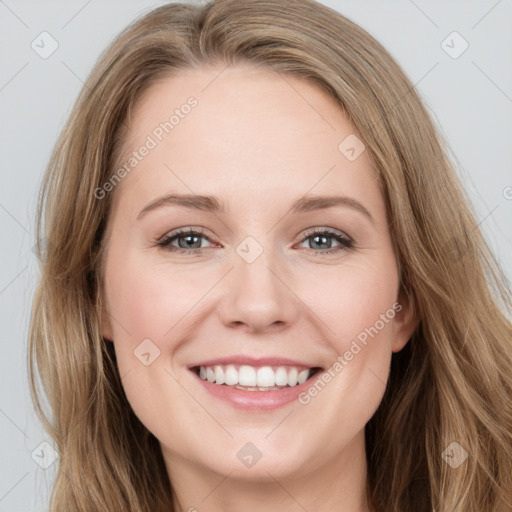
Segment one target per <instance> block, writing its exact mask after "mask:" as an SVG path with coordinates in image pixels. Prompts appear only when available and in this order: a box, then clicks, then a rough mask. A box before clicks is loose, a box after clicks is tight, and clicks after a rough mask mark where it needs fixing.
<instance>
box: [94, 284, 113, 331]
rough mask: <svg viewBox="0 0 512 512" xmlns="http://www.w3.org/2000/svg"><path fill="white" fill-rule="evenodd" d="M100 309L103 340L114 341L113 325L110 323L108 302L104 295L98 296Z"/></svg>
mask: <svg viewBox="0 0 512 512" xmlns="http://www.w3.org/2000/svg"><path fill="white" fill-rule="evenodd" d="M98 309H99V312H100V313H99V316H100V331H101V335H102V336H103V338H105V339H107V340H109V341H112V340H113V339H114V336H113V334H112V323H111V322H110V314H109V312H108V308H107V306H106V301H105V299H104V298H103V293H99V294H98Z"/></svg>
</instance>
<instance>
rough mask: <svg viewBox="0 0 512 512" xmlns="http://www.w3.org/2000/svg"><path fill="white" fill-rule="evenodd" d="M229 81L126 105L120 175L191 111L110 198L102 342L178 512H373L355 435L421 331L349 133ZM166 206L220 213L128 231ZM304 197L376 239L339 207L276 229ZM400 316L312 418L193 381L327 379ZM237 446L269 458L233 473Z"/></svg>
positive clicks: (372, 179) (285, 80)
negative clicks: (233, 370)
mask: <svg viewBox="0 0 512 512" xmlns="http://www.w3.org/2000/svg"><path fill="white" fill-rule="evenodd" d="M222 70H223V68H222V67H203V68H198V69H195V70H189V71H186V72H185V71H181V72H180V73H179V74H178V75H176V76H173V77H167V78H164V79H161V80H160V81H159V82H157V83H155V84H153V85H152V86H151V88H150V89H149V90H148V91H147V92H146V94H145V95H144V96H143V98H141V100H140V101H139V102H138V103H137V104H136V106H135V109H134V111H133V115H132V117H131V124H130V130H129V133H128V136H127V138H126V141H125V145H124V156H126V157H127V158H128V157H129V155H130V154H131V152H132V151H134V150H135V149H136V148H138V147H140V146H141V145H142V144H143V143H144V141H145V140H146V137H147V135H148V134H151V133H152V131H153V130H154V128H155V126H157V125H158V124H159V123H161V122H162V121H164V120H166V119H168V117H169V115H170V114H169V113H172V111H174V109H176V108H179V106H180V105H182V104H184V103H185V102H186V100H187V98H189V97H190V96H194V97H195V98H196V99H197V100H198V105H197V107H195V108H194V109H192V111H191V112H190V114H189V115H188V116H185V118H184V119H182V120H180V123H179V125H177V126H175V128H174V129H173V131H172V132H171V133H170V134H167V135H166V136H165V137H164V138H163V140H162V141H161V142H160V143H159V144H158V146H157V147H156V148H154V149H152V150H151V152H150V153H149V154H148V155H147V156H146V157H145V158H144V159H143V160H142V161H141V162H140V163H139V164H138V165H137V166H136V168H134V169H133V170H132V171H131V172H130V173H129V174H128V175H127V176H126V177H125V178H124V179H123V180H122V182H121V183H120V184H119V185H117V188H116V190H115V191H114V192H115V201H114V203H113V209H112V215H111V217H110V219H109V223H108V244H107V250H106V254H105V267H104V269H105V274H104V290H103V292H102V307H103V317H102V331H103V336H104V337H105V338H106V339H107V340H111V341H112V342H113V343H114V345H115V351H116V354H117V358H118V365H119V371H120V374H121V375H122V376H123V386H124V389H125V391H126V395H127V397H128V400H129V402H130V404H131V406H132V408H133V410H134V411H135V413H136V414H137V416H138V417H139V418H140V419H141V421H142V422H143V423H144V424H145V426H146V427H147V428H148V429H149V430H150V431H151V432H152V433H153V434H154V435H155V436H156V437H157V439H158V440H159V441H160V444H161V447H162V451H163V454H164V459H165V462H166V466H167V469H168V473H169V475H170V479H171V482H172V485H173V490H174V506H175V509H176V510H182V511H186V510H190V509H191V508H193V509H196V510H208V511H209V512H216V511H226V510H231V511H234V510H245V511H246V512H247V511H248V512H251V511H253V510H254V511H256V510H257V511H261V510H266V511H269V512H271V511H277V510H287V511H303V510H304V508H305V509H306V510H315V511H320V512H321V511H331V510H343V511H346V512H363V511H364V512H366V511H368V510H370V507H369V505H368V504H367V503H366V502H365V484H366V462H365V460H366V459H365V443H364V426H365V424H366V423H367V421H368V420H369V419H370V418H371V416H372V415H373V413H374V412H375V410H376V409H377V407H378V405H379V403H380V401H381V399H382V396H383V393H384V389H385V382H386V381H387V378H388V373H389V365H390V359H391V355H392V352H396V351H399V350H401V349H402V348H403V347H404V345H405V344H406V343H407V341H408V339H409V338H410V336H411V334H412V332H413V330H414V328H415V327H416V324H417V320H416V319H415V318H414V317H413V316H412V313H411V310H410V308H409V307H408V306H407V304H406V303H404V302H403V301H402V300H401V299H402V297H400V296H399V275H398V269H397V262H396V259H395V255H394V252H393V248H392V241H391V238H390V233H389V229H388V220H387V218H386V210H385V202H384V198H383V196H382V194H381V192H380V190H379V187H378V182H377V178H376V176H375V174H374V171H373V170H372V168H371V160H370V157H369V154H368V151H364V152H363V153H362V154H361V155H360V156H359V157H358V158H357V159H356V160H355V161H349V160H348V159H347V158H346V157H345V156H344V155H343V154H342V153H341V152H340V151H339V150H338V145H339V144H340V142H341V141H343V140H344V139H345V137H347V136H348V135H350V134H354V133H356V131H355V129H354V127H353V126H351V124H350V123H349V121H348V120H347V118H346V117H345V115H344V114H343V112H342V111H341V109H340V108H339V106H338V105H337V104H336V103H335V102H334V100H333V99H332V98H330V97H329V96H328V95H326V93H325V92H323V91H322V90H321V89H319V88H318V87H317V86H316V85H314V84H311V83H309V82H308V81H305V80H303V79H300V78H295V77H291V76H288V75H284V76H282V75H279V74H278V73H275V72H273V71H271V70H269V69H266V68H264V69H259V68H256V67H252V66H248V65H243V66H242V65H238V66H237V67H233V68H228V69H225V70H224V71H222ZM169 193H178V194H191V193H194V194H205V195H214V196H218V197H219V198H220V199H222V201H224V203H225V204H226V207H227V211H226V212H225V213H216V214H214V213H212V212H209V211H207V212H205V211H196V210H193V209H190V208H185V207H182V206H176V205H168V206H165V207H162V208H159V209H156V210H153V211H150V212H148V213H147V214H146V215H144V216H143V217H142V218H141V219H139V220H137V216H138V214H139V212H140V211H141V210H142V209H143V208H144V207H145V206H146V205H147V204H148V203H150V202H151V201H153V200H154V199H156V198H158V197H160V196H163V195H165V194H169ZM306 193H307V194H309V195H313V194H314V195H344V196H348V197H350V198H353V199H356V200H357V201H359V202H360V203H362V204H363V205H364V206H365V208H366V209H367V210H368V211H369V212H370V214H371V216H372V217H373V222H372V221H370V220H369V219H368V218H367V217H366V216H365V215H363V214H362V213H360V212H359V211H357V210H355V209H353V208H350V207H347V206H343V207H334V208H327V209H321V210H318V211H310V212H307V213H296V214H292V213H287V211H288V209H289V205H290V204H291V203H292V202H293V201H294V200H296V199H298V198H299V197H301V196H303V195H304V194H306ZM188 227H193V228H194V229H197V228H203V231H204V234H205V236H206V238H200V239H199V240H200V241H202V242H201V245H202V247H203V248H204V249H203V252H202V254H200V255H199V256H196V255H194V254H191V253H189V254H178V253H173V252H170V251H169V250H168V249H167V248H162V247H158V246H156V240H157V239H158V238H159V237H161V236H162V235H165V234H167V233H170V232H171V231H175V230H177V229H179V228H188ZM317 227H318V228H330V230H331V231H332V230H334V231H335V232H336V231H341V232H343V233H345V234H346V235H348V236H349V237H351V238H352V239H353V240H354V242H355V247H354V248H352V249H346V248H344V247H343V246H342V245H340V244H339V243H338V242H337V241H336V239H335V238H333V237H332V236H331V237H330V238H327V241H326V243H327V244H329V243H330V244H331V248H335V247H337V248H339V250H338V251H337V252H334V253H331V254H327V255H323V254H322V252H323V251H325V250H327V249H326V248H324V247H326V246H320V247H319V246H318V245H315V240H314V237H313V238H312V237H311V236H310V237H309V238H307V237H306V235H305V233H306V232H307V231H308V230H309V229H311V228H317ZM306 234H307V233H306ZM247 236H252V237H253V238H254V239H255V240H256V241H257V242H258V244H259V245H260V246H261V247H262V248H263V252H262V254H261V255H260V256H259V257H258V258H257V259H256V260H255V261H254V262H252V263H248V262H247V261H245V260H244V259H243V258H241V257H240V256H239V254H238V253H237V252H236V248H237V246H238V245H239V244H240V243H241V242H242V241H243V240H244V239H245V238H246V237H247ZM179 242H180V240H178V239H174V242H173V245H174V246H175V247H178V244H179ZM184 242H185V241H184V240H183V237H182V238H181V244H182V246H185V243H184ZM319 243H322V242H321V241H320V242H319ZM397 301H398V302H400V304H401V305H402V309H401V311H400V312H399V313H397V314H396V315H395V317H394V318H393V319H392V320H391V321H388V322H387V323H385V326H384V328H382V329H381V330H380V331H379V332H378V334H377V335H375V336H374V337H373V338H369V341H368V344H367V345H366V346H365V347H364V348H363V349H362V350H361V351H360V352H359V353H358V354H357V355H355V356H354V358H353V359H352V360H351V361H350V362H349V363H348V364H347V366H346V367H345V368H344V369H343V371H341V372H340V373H339V374H337V376H336V377H335V378H334V379H332V381H331V382H330V383H329V384H328V385H327V386H326V387H325V388H324V389H323V390H322V391H321V392H320V393H319V394H318V395H317V396H316V397H315V398H314V399H312V400H311V401H310V403H308V404H307V405H303V404H300V403H298V402H297V401H293V402H291V403H289V404H287V405H285V406H283V407H280V408H278V409H275V410H271V411H246V410H240V409H236V408H234V407H233V406H231V405H230V404H229V403H226V402H223V401H221V400H219V399H217V398H216V397H213V396H212V395H210V394H209V393H208V392H206V391H205V390H204V389H203V387H202V386H201V385H200V382H198V381H197V377H195V376H194V375H193V374H192V373H191V372H190V371H189V370H188V369H187V365H189V364H191V363H194V362H197V361H201V360H206V359H212V358H217V357H222V356H228V355H232V354H244V355H251V356H254V357H262V356H281V357H289V358H293V359H298V360H300V361H305V362H309V363H310V366H320V367H322V368H324V369H327V368H329V367H330V366H331V365H332V364H333V363H334V362H335V360H336V358H337V356H338V355H339V354H344V353H345V352H346V351H347V350H348V349H349V348H350V344H351V343H352V341H353V340H354V339H355V338H356V337H357V335H358V334H360V333H361V332H362V331H364V330H365V328H368V327H370V326H373V325H375V322H376V321H377V320H378V319H379V317H380V315H381V314H383V313H385V312H386V311H388V310H390V308H392V305H393V304H394V303H395V302H397ZM147 338H149V339H150V340H152V343H154V344H155V346H157V347H158V349H159V350H160V355H159V357H157V358H156V359H155V360H154V361H153V362H152V363H151V364H150V365H149V366H145V365H143V364H142V363H141V362H140V361H139V360H138V359H137V358H136V357H135V356H134V350H135V349H136V348H137V346H138V345H139V344H140V343H141V341H142V340H144V339H147ZM248 442H251V443H253V444H254V445H255V446H256V447H257V448H258V450H259V451H260V452H261V454H262V457H261V459H260V460H259V461H258V462H257V463H256V464H255V465H254V466H252V467H250V468H248V467H246V466H245V465H244V464H242V463H241V461H240V459H239V458H238V457H237V452H238V451H239V450H240V448H242V447H243V446H244V445H245V444H246V443H248Z"/></svg>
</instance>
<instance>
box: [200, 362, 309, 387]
mask: <svg viewBox="0 0 512 512" xmlns="http://www.w3.org/2000/svg"><path fill="white" fill-rule="evenodd" d="M311 373H312V368H298V367H295V366H287V367H285V366H278V367H272V366H261V367H258V368H255V367H253V366H249V365H241V366H238V367H237V366H235V365H234V364H228V365H220V364H218V365H215V366H208V367H204V366H200V367H199V377H201V379H203V380H207V381H208V382H214V383H215V384H219V385H221V384H225V385H227V386H234V387H237V388H238V389H247V390H248V391H272V390H274V389H280V388H282V387H285V386H289V387H293V386H297V385H299V384H303V383H304V382H306V381H307V380H308V378H309V377H310V376H311Z"/></svg>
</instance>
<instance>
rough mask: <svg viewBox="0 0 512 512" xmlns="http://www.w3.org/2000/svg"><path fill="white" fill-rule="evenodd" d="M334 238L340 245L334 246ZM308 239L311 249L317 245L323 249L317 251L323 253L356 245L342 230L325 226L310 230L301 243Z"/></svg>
mask: <svg viewBox="0 0 512 512" xmlns="http://www.w3.org/2000/svg"><path fill="white" fill-rule="evenodd" d="M332 239H334V240H335V241H336V242H337V243H338V244H339V245H338V246H336V247H334V248H333V247H332V244H333V242H332ZM307 240H310V243H309V245H310V247H309V249H314V246H316V248H320V249H322V250H321V251H315V252H317V253H318V254H321V255H324V254H331V253H334V252H339V251H342V250H344V249H352V248H353V247H354V241H353V240H352V239H351V238H350V237H348V236H347V235H345V234H344V233H342V232H341V231H340V232H337V231H331V230H329V229H325V228H322V229H313V230H312V231H310V232H308V233H307V234H306V237H305V238H303V240H302V242H301V243H304V242H305V241H307ZM311 241H312V242H311ZM321 246H324V247H321ZM325 246H327V247H325Z"/></svg>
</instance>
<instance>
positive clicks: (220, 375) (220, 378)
mask: <svg viewBox="0 0 512 512" xmlns="http://www.w3.org/2000/svg"><path fill="white" fill-rule="evenodd" d="M224 382H226V380H225V376H224V370H223V369H222V366H220V364H218V365H217V366H215V384H224Z"/></svg>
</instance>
